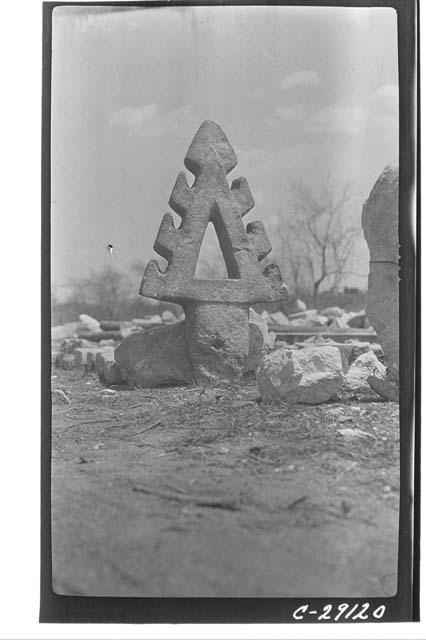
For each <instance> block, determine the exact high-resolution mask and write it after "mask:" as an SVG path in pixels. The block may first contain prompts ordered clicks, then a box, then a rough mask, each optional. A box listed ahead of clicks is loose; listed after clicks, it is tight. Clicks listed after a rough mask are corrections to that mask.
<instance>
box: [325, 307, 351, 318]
mask: <svg viewBox="0 0 426 640" xmlns="http://www.w3.org/2000/svg"><path fill="white" fill-rule="evenodd" d="M320 313H321V315H322V316H327V318H340V317H341V316H342V315H343V314H344V313H345V312H344V310H343V309H341V308H340V307H327V308H326V309H322V311H321V312H320Z"/></svg>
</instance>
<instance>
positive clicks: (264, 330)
mask: <svg viewBox="0 0 426 640" xmlns="http://www.w3.org/2000/svg"><path fill="white" fill-rule="evenodd" d="M270 342H271V339H270V338H269V333H268V325H267V322H266V320H264V318H262V316H261V315H260V314H259V313H256V311H255V310H254V309H250V315H249V354H248V356H247V358H246V362H245V367H244V370H245V371H246V372H249V371H256V369H257V367H258V366H259V364H260V361H261V359H262V355H263V353H264V351H265V350H266V349H268V348H269V345H270Z"/></svg>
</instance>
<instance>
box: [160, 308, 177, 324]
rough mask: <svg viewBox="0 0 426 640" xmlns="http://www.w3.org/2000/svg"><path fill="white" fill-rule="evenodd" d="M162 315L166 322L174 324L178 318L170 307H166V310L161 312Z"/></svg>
mask: <svg viewBox="0 0 426 640" xmlns="http://www.w3.org/2000/svg"><path fill="white" fill-rule="evenodd" d="M161 317H162V319H163V322H164V324H173V323H174V322H176V320H177V318H176V316H175V314H174V313H173V312H172V311H169V310H168V309H166V311H163V313H162V314H161Z"/></svg>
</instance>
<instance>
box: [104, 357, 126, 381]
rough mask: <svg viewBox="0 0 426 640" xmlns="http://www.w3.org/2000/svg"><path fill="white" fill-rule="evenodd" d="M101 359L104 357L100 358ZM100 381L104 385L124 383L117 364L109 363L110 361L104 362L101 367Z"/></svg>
mask: <svg viewBox="0 0 426 640" xmlns="http://www.w3.org/2000/svg"><path fill="white" fill-rule="evenodd" d="M101 357H102V358H103V357H104V356H101ZM100 379H101V381H102V382H104V383H105V384H113V385H114V384H117V385H118V384H120V385H121V384H123V383H124V382H125V380H124V378H123V375H122V373H121V370H120V367H119V366H118V364H117V363H116V362H111V361H110V360H105V363H104V365H103V366H102V372H101V375H100Z"/></svg>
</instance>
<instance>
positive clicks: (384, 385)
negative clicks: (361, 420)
mask: <svg viewBox="0 0 426 640" xmlns="http://www.w3.org/2000/svg"><path fill="white" fill-rule="evenodd" d="M367 382H368V384H369V385H370V387H371V389H373V391H375V392H376V393H377V394H378V395H379V396H381V397H382V398H385V400H390V401H391V402H399V387H398V385H397V384H395V383H394V382H391V381H390V380H384V379H383V378H378V377H377V376H368V378H367Z"/></svg>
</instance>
